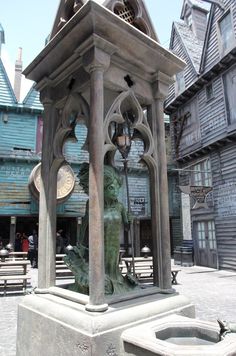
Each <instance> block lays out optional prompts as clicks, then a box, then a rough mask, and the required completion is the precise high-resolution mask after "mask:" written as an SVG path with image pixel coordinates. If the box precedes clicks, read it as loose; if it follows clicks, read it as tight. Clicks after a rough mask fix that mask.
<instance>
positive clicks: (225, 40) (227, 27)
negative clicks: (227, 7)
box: [219, 13, 233, 51]
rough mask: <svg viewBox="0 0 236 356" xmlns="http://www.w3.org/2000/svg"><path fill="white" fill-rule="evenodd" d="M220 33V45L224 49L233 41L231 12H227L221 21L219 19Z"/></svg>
mask: <svg viewBox="0 0 236 356" xmlns="http://www.w3.org/2000/svg"><path fill="white" fill-rule="evenodd" d="M219 25H220V34H221V41H222V47H223V50H224V51H225V50H226V49H227V48H229V47H230V46H231V45H232V41H233V28H232V22H231V14H230V13H228V15H226V16H225V17H224V18H223V19H222V20H221V21H220V24H219Z"/></svg>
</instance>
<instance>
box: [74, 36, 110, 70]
mask: <svg viewBox="0 0 236 356" xmlns="http://www.w3.org/2000/svg"><path fill="white" fill-rule="evenodd" d="M77 51H78V53H79V54H80V55H81V56H82V60H83V65H84V68H85V70H86V71H87V72H89V73H91V72H92V71H94V70H96V69H100V70H102V71H105V70H107V68H108V67H109V65H110V58H111V55H112V54H113V53H114V52H115V51H116V46H114V45H113V44H112V43H110V42H108V41H106V40H104V39H103V38H102V37H99V36H98V35H92V36H90V37H89V38H88V39H87V40H86V41H84V43H83V44H82V45H81V46H80V47H79V48H78V49H77Z"/></svg>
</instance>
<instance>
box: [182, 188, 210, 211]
mask: <svg viewBox="0 0 236 356" xmlns="http://www.w3.org/2000/svg"><path fill="white" fill-rule="evenodd" d="M179 188H180V190H181V192H182V193H185V194H189V195H190V197H192V198H194V200H195V204H194V206H193V208H192V209H199V208H205V209H207V208H208V205H207V202H206V196H207V194H208V193H210V192H211V191H212V187H208V186H202V185H199V186H198V185H186V186H180V187H179Z"/></svg>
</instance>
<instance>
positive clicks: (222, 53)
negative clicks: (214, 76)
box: [217, 6, 236, 57]
mask: <svg viewBox="0 0 236 356" xmlns="http://www.w3.org/2000/svg"><path fill="white" fill-rule="evenodd" d="M227 16H230V22H231V29H232V36H231V37H232V38H231V39H230V43H229V45H228V46H227V47H226V48H224V47H225V46H224V45H225V43H224V41H223V37H222V33H221V23H222V21H223V20H224V19H225V18H226V17H227ZM217 35H218V43H219V52H220V56H221V57H223V56H225V55H226V54H227V53H229V52H230V51H231V50H232V49H233V48H234V47H235V43H236V39H235V31H234V21H233V9H232V6H230V8H229V9H228V10H227V11H226V12H225V14H223V15H222V16H221V17H220V18H219V20H218V21H217Z"/></svg>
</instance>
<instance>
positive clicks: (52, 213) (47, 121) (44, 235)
mask: <svg viewBox="0 0 236 356" xmlns="http://www.w3.org/2000/svg"><path fill="white" fill-rule="evenodd" d="M41 100H42V103H43V106H44V124H43V144H42V164H41V183H40V204H39V246H38V248H39V249H38V259H39V261H38V266H39V270H38V289H37V292H43V291H44V290H46V289H47V288H49V287H51V286H54V285H55V253H56V252H55V251H56V218H57V216H56V190H57V168H56V167H55V164H54V163H55V162H54V154H53V140H54V136H55V131H56V125H57V117H56V111H55V108H54V105H53V102H52V100H51V99H50V96H49V95H47V96H45V97H43V96H41Z"/></svg>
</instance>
